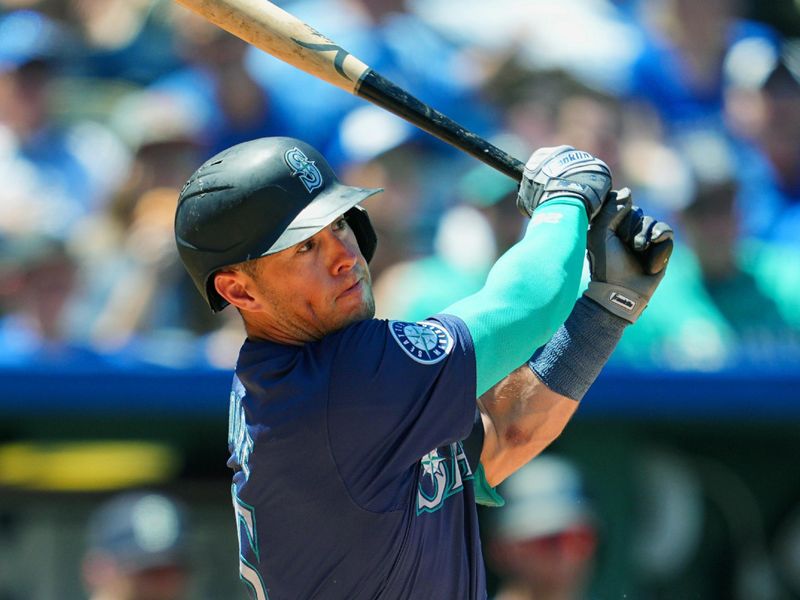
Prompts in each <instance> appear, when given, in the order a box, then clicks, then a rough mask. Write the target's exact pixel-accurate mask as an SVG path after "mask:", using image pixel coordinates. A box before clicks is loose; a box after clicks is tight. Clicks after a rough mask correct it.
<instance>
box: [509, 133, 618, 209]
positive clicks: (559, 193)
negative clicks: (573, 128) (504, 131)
mask: <svg viewBox="0 0 800 600" xmlns="http://www.w3.org/2000/svg"><path fill="white" fill-rule="evenodd" d="M609 190H611V170H610V169H609V168H608V166H606V163H604V162H603V161H602V160H599V159H597V158H595V157H594V156H592V155H591V154H589V153H588V152H583V151H581V150H576V149H575V148H573V147H572V146H556V147H552V148H539V149H538V150H537V151H536V152H534V153H533V154H532V155H531V157H530V158H529V159H528V162H527V163H525V169H524V171H523V175H522V181H521V182H520V186H519V192H518V194H517V207H518V208H519V209H520V211H521V212H522V213H523V214H526V215H528V216H529V217H530V216H531V215H532V214H533V210H534V209H535V208H536V207H537V206H539V205H540V204H541V203H542V202H547V201H548V200H550V199H551V198H556V197H563V196H572V197H575V198H578V199H580V200H581V202H583V204H584V206H586V213H587V214H588V215H589V221H591V220H592V219H594V217H595V216H596V215H597V213H598V212H600V208H601V207H602V206H603V202H604V201H605V199H606V196H607V195H608V192H609Z"/></svg>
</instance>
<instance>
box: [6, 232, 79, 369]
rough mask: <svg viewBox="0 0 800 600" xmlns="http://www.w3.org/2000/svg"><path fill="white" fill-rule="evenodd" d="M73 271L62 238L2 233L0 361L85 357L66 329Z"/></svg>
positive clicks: (70, 256)
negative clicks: (70, 338)
mask: <svg viewBox="0 0 800 600" xmlns="http://www.w3.org/2000/svg"><path fill="white" fill-rule="evenodd" d="M75 269H76V265H75V261H74V258H73V257H72V255H71V254H70V253H69V251H68V250H67V248H66V246H65V244H64V242H63V241H62V240H60V239H58V238H53V237H50V236H47V235H44V234H38V233H21V234H16V235H5V236H1V237H0V364H4V365H7V366H8V365H14V366H19V365H25V364H31V362H32V361H33V360H34V359H36V360H38V361H46V360H56V359H59V358H61V359H67V360H69V359H71V360H77V359H84V358H85V357H86V355H85V354H84V352H85V349H84V350H83V351H81V350H80V349H79V347H78V346H76V345H74V344H72V342H71V341H70V340H69V339H68V337H67V335H66V332H65V327H64V307H65V304H66V302H67V299H68V298H69V297H70V295H71V294H72V292H73V290H74V288H75Z"/></svg>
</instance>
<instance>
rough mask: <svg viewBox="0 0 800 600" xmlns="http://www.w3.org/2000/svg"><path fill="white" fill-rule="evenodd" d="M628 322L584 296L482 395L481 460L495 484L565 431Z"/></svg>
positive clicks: (486, 472)
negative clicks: (529, 353)
mask: <svg viewBox="0 0 800 600" xmlns="http://www.w3.org/2000/svg"><path fill="white" fill-rule="evenodd" d="M626 325H627V321H625V320H624V319H621V318H619V317H617V316H615V315H613V314H611V313H610V312H608V311H607V310H605V309H604V308H602V307H601V306H600V305H599V304H597V303H596V302H594V301H593V300H590V299H588V298H581V299H579V300H578V302H576V303H575V306H574V307H573V310H572V312H571V313H570V315H569V318H568V319H567V320H566V322H565V323H564V324H563V325H562V326H561V327H559V329H558V331H557V332H556V334H555V335H554V336H553V337H552V338H551V339H550V340H549V341H548V342H547V344H545V345H544V346H543V347H542V348H539V349H538V350H537V351H536V352H535V353H534V355H533V356H532V357H531V360H530V361H528V363H527V364H525V365H523V366H522V367H520V368H519V369H517V370H516V371H514V372H513V373H511V374H510V375H509V376H508V377H506V378H505V379H504V380H503V381H501V382H500V383H498V384H497V385H496V386H494V387H493V388H492V389H491V390H489V391H488V392H487V393H486V394H484V395H483V396H482V397H481V398H480V399H479V401H478V404H479V406H480V409H481V414H482V416H483V418H484V429H485V436H484V447H483V452H482V453H481V464H482V465H483V468H484V472H485V476H486V480H487V481H488V482H489V484H490V485H493V486H494V485H497V484H498V483H500V482H501V481H502V480H503V479H505V478H506V477H508V476H509V475H511V473H513V472H514V471H516V470H517V469H518V468H520V467H521V466H522V465H524V464H525V463H526V462H528V461H529V460H531V459H532V458H533V457H534V456H536V455H537V454H539V453H540V452H541V451H542V450H544V449H545V448H546V447H547V446H548V444H550V443H551V442H552V441H553V440H554V439H555V438H556V437H558V436H559V435H560V434H561V432H562V431H563V430H564V427H565V426H566V424H567V422H568V421H569V419H570V418H571V417H572V415H573V413H574V412H575V411H576V410H577V408H578V402H579V401H580V400H581V399H582V398H583V396H584V394H585V393H586V391H587V390H588V389H589V386H590V385H592V383H594V381H595V379H596V378H597V376H598V374H599V373H600V371H601V369H602V368H603V367H604V366H605V364H606V362H608V359H609V357H610V356H611V353H612V352H613V350H614V348H615V347H616V346H617V343H618V342H619V339H620V338H621V336H622V332H623V330H624V328H625V327H626Z"/></svg>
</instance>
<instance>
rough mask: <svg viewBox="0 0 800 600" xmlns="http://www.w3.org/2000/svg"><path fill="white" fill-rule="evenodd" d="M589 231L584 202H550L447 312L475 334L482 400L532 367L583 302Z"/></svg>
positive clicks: (539, 209) (478, 383) (477, 378)
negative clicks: (534, 358) (532, 360)
mask: <svg viewBox="0 0 800 600" xmlns="http://www.w3.org/2000/svg"><path fill="white" fill-rule="evenodd" d="M588 227H589V222H588V218H587V216H586V209H585V208H584V206H583V203H582V202H581V201H580V200H578V199H577V198H557V199H554V200H548V201H547V202H546V203H545V204H543V205H542V206H540V207H539V208H537V209H536V210H535V211H534V214H533V218H532V219H531V222H530V223H529V224H528V227H527V230H526V232H525V236H524V237H523V238H522V240H520V241H519V242H518V243H517V244H515V245H514V246H513V247H512V248H511V249H509V250H508V252H506V253H505V254H504V255H503V256H501V257H500V258H499V259H498V260H497V262H496V263H495V264H494V266H493V267H492V269H491V271H489V275H488V277H487V278H486V283H485V284H484V286H483V288H482V289H481V290H480V291H478V292H476V293H475V294H473V295H471V296H468V297H466V298H464V299H463V300H460V301H458V302H456V303H455V304H453V305H451V306H450V307H449V308H447V309H445V310H443V311H442V312H443V313H445V314H451V315H455V316H457V317H459V318H460V319H461V320H462V321H464V323H466V325H467V328H468V329H469V332H470V334H471V335H472V340H473V344H474V347H475V362H476V380H477V396H480V395H482V394H483V393H484V392H486V391H487V390H488V389H490V388H491V387H492V386H494V385H495V384H496V383H497V382H498V381H500V380H501V379H503V378H504V377H505V376H506V375H508V374H509V373H510V372H511V371H513V370H514V369H516V368H517V367H519V366H520V365H522V364H523V363H525V362H526V361H527V360H528V359H529V358H530V357H531V354H533V352H534V351H535V350H536V349H537V348H539V347H540V346H543V345H544V344H545V343H546V342H547V341H548V340H549V339H550V338H551V337H552V336H553V334H554V333H555V332H556V331H557V330H558V328H559V327H560V326H561V324H563V323H564V321H565V320H566V319H567V316H568V315H569V313H570V310H572V306H573V305H574V304H575V300H576V298H577V297H578V288H579V286H580V280H581V272H582V269H583V258H584V254H585V251H586V232H587V229H588Z"/></svg>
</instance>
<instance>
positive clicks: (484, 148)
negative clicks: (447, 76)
mask: <svg viewBox="0 0 800 600" xmlns="http://www.w3.org/2000/svg"><path fill="white" fill-rule="evenodd" d="M355 94H356V95H357V96H360V97H361V98H365V99H366V100H369V101H370V102H372V103H374V104H377V105H378V106H380V107H381V108H383V109H385V110H388V111H389V112H391V113H394V114H396V115H397V116H398V117H400V118H402V119H405V120H406V121H408V122H409V123H413V124H414V125H416V126H417V127H419V128H420V129H422V130H424V131H427V132H428V133H430V134H431V135H434V136H436V137H438V138H439V139H440V140H443V141H445V142H447V143H448V144H451V145H453V146H455V147H456V148H459V149H460V150H463V151H464V152H467V153H468V154H471V155H472V156H474V157H475V158H477V159H478V160H480V161H482V162H484V163H486V164H487V165H489V166H490V167H492V168H494V169H496V170H498V171H500V172H501V173H503V174H505V175H508V176H509V177H510V178H511V179H513V180H514V181H516V182H519V181H520V180H521V178H522V170H523V168H524V167H525V164H524V163H523V162H522V161H519V160H517V159H516V158H514V157H513V156H511V155H509V154H507V153H505V152H503V151H502V150H500V148H498V147H497V146H495V145H493V144H491V143H489V142H487V141H486V140H485V139H483V138H482V137H480V136H478V135H476V134H474V133H472V132H471V131H469V130H468V129H465V128H464V127H462V126H461V125H459V124H458V123H456V122H455V121H453V120H452V119H450V118H449V117H446V116H445V115H443V114H442V113H440V112H439V111H437V110H436V109H434V108H431V107H430V106H428V105H427V104H425V103H423V102H421V101H420V100H418V99H417V98H415V97H414V96H412V95H411V94H409V93H408V92H406V91H405V90H403V89H402V88H400V87H398V86H397V85H395V84H394V83H392V82H391V81H389V80H388V79H386V78H385V77H383V76H382V75H380V74H379V73H376V72H375V71H373V70H372V69H368V70H367V71H366V72H365V73H364V75H362V77H361V80H360V81H359V84H358V85H357V86H356V89H355Z"/></svg>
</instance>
